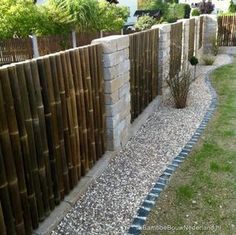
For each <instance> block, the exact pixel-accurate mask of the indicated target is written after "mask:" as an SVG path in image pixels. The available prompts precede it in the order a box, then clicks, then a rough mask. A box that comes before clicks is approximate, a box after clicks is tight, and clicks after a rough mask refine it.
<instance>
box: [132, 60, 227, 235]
mask: <svg viewBox="0 0 236 235" xmlns="http://www.w3.org/2000/svg"><path fill="white" fill-rule="evenodd" d="M222 66H225V64H224V65H220V66H216V67H215V68H213V69H211V70H210V71H208V72H207V73H206V75H205V83H206V85H207V87H208V88H209V91H210V94H211V103H210V106H209V108H208V109H207V111H206V113H205V115H204V117H203V120H202V122H201V124H200V125H199V127H198V128H197V129H196V131H195V133H194V134H193V135H192V137H191V139H190V140H189V141H188V142H187V144H186V145H185V146H184V147H183V149H182V150H181V152H180V153H179V154H178V155H177V156H176V157H175V158H174V159H173V161H172V163H170V164H169V165H168V166H167V168H166V169H165V171H164V172H163V174H162V175H161V176H159V178H158V180H157V182H156V184H155V185H154V186H153V188H152V189H151V191H150V192H149V193H148V195H147V196H146V198H145V199H144V201H143V203H142V204H141V206H140V208H139V209H138V211H137V214H136V216H135V217H134V219H133V222H132V224H131V226H130V228H129V230H128V234H129V235H139V234H140V233H141V231H142V227H143V226H144V224H145V222H146V219H147V217H148V215H149V212H150V211H151V209H152V208H153V207H154V205H155V203H156V201H157V200H158V198H159V196H160V193H161V192H162V191H163V189H164V188H165V187H166V185H167V184H168V182H169V179H170V177H171V175H172V174H173V173H174V172H175V170H176V169H177V168H178V167H179V166H180V164H181V163H182V162H183V161H184V160H185V158H186V157H187V156H188V155H189V153H190V152H191V150H192V148H193V146H194V145H195V144H196V143H197V141H198V140H199V138H200V136H201V135H202V133H203V131H204V130H205V128H206V126H207V123H208V122H209V120H210V119H211V117H212V116H213V114H214V112H215V110H216V106H217V94H216V91H215V90H214V88H213V87H212V85H211V82H210V78H209V76H210V74H211V73H212V72H213V71H214V70H215V69H217V68H220V67H222Z"/></svg>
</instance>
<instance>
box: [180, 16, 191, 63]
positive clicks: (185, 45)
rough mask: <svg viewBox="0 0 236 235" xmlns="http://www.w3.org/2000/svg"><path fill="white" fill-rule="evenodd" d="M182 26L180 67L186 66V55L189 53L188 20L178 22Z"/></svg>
mask: <svg viewBox="0 0 236 235" xmlns="http://www.w3.org/2000/svg"><path fill="white" fill-rule="evenodd" d="M178 22H182V24H183V33H182V60H181V61H182V66H187V65H188V53H189V19H182V20H178Z"/></svg>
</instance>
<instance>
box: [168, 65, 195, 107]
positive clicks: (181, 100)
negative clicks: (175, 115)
mask: <svg viewBox="0 0 236 235" xmlns="http://www.w3.org/2000/svg"><path fill="white" fill-rule="evenodd" d="M192 81H193V79H192V74H191V71H190V69H189V68H183V69H182V71H180V72H179V73H178V74H177V75H176V76H174V77H170V78H168V79H167V84H168V86H169V88H170V92H171V95H172V97H173V99H174V102H175V107H176V108H177V109H182V108H185V107H186V105H187V98H188V93H189V90H190V85H191V82H192Z"/></svg>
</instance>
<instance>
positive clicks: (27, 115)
mask: <svg viewBox="0 0 236 235" xmlns="http://www.w3.org/2000/svg"><path fill="white" fill-rule="evenodd" d="M16 71H17V77H18V79H19V80H18V81H19V88H20V93H21V97H22V110H23V115H24V120H25V127H26V131H27V134H28V142H29V153H30V159H31V162H30V164H31V165H30V169H31V172H32V178H33V184H34V189H35V196H36V200H37V208H38V217H39V220H43V219H44V218H45V216H44V205H43V198H42V190H41V185H40V179H39V169H38V162H37V150H36V142H35V136H34V128H33V120H32V116H31V110H30V102H29V96H28V90H27V85H26V78H25V71H24V65H23V64H22V63H19V64H16Z"/></svg>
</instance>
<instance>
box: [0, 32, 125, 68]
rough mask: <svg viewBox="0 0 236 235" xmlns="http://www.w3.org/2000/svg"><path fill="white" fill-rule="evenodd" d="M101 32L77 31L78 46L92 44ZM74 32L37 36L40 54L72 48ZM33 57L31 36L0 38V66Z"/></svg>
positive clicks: (115, 33) (109, 33) (106, 34)
mask: <svg viewBox="0 0 236 235" xmlns="http://www.w3.org/2000/svg"><path fill="white" fill-rule="evenodd" d="M120 33H121V32H103V37H105V36H110V35H117V34H120ZM100 36H101V35H100V32H81V33H76V45H77V47H80V46H85V45H89V44H91V42H92V40H94V39H96V38H99V37H100ZM72 44H73V43H72V34H71V33H70V34H66V35H47V36H40V37H37V45H38V52H39V55H40V56H43V55H48V54H50V53H56V52H59V51H62V50H66V49H69V48H72V47H73V45H72ZM32 58H33V45H32V39H31V38H12V39H5V40H0V66H1V65H6V64H10V63H14V62H20V61H24V60H28V59H32Z"/></svg>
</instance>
